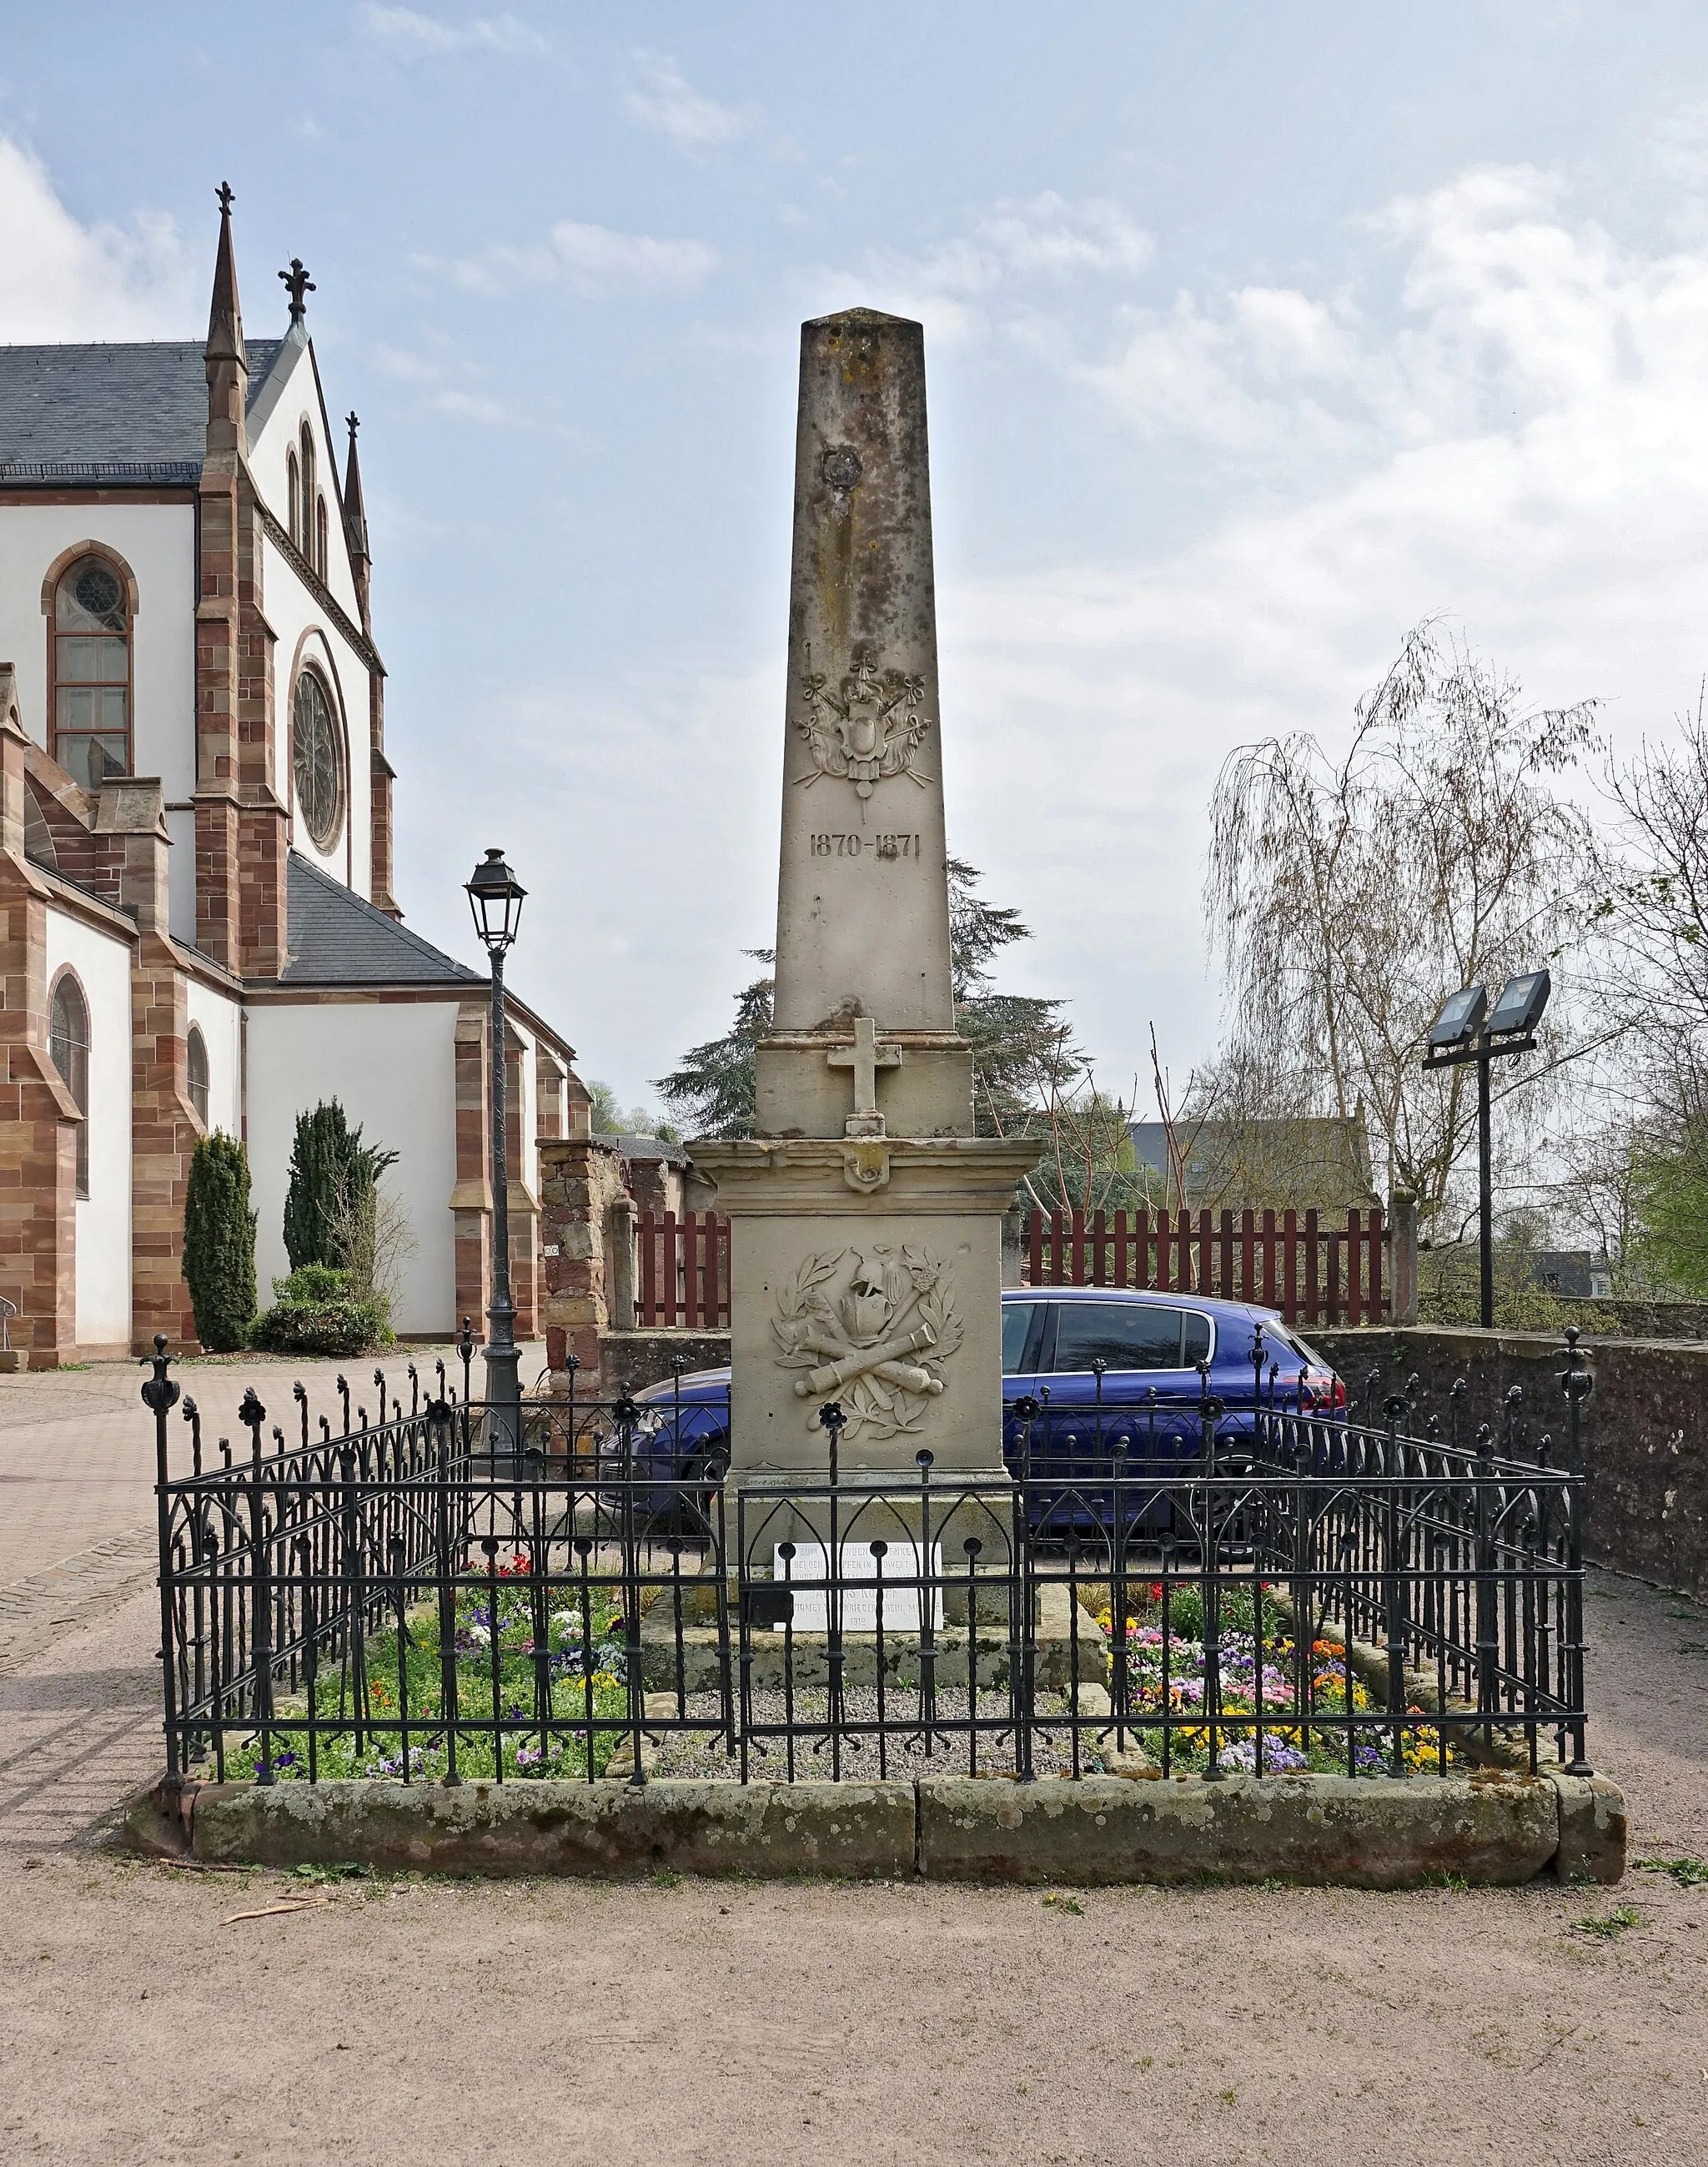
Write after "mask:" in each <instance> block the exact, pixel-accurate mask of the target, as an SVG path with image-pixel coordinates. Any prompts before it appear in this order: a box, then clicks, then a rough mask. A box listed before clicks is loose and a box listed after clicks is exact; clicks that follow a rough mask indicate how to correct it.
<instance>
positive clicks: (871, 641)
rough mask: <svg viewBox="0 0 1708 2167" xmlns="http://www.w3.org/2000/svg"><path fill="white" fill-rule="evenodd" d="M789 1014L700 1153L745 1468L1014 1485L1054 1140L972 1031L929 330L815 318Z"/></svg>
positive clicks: (802, 560)
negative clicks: (1028, 1210)
mask: <svg viewBox="0 0 1708 2167" xmlns="http://www.w3.org/2000/svg"><path fill="white" fill-rule="evenodd" d="M943 755H944V747H943V744H942V731H941V726H940V711H939V702H938V681H937V624H936V603H935V595H934V588H933V570H932V544H931V484H930V471H929V460H928V448H927V435H926V419H925V357H924V334H923V331H922V329H921V327H920V326H918V325H917V324H915V323H910V322H907V321H904V320H903V319H902V318H899V317H896V316H886V315H878V314H876V313H875V312H874V311H872V310H865V309H854V310H848V311H846V312H845V313H843V314H842V315H835V316H829V317H826V318H824V319H823V320H822V321H818V322H815V323H809V324H806V325H805V326H803V327H802V331H801V393H800V405H799V411H798V416H797V424H796V464H795V525H794V551H793V562H792V566H791V592H790V615H789V681H788V695H787V707H786V711H785V755H784V772H783V816H782V833H781V847H780V864H779V882H778V909H777V944H776V946H777V967H776V988H777V990H776V1004H775V1023H774V1026H773V1029H772V1031H771V1034H770V1036H769V1038H768V1039H767V1040H766V1041H764V1044H762V1045H761V1046H760V1047H759V1055H758V1061H757V1073H756V1105H757V1121H756V1126H757V1130H758V1134H757V1135H756V1136H754V1137H753V1138H751V1139H747V1140H743V1141H741V1142H717V1141H711V1142H696V1143H695V1144H692V1145H691V1146H690V1152H691V1154H692V1156H693V1158H694V1161H695V1165H696V1166H697V1167H698V1168H700V1170H701V1172H702V1173H704V1174H706V1175H707V1176H709V1177H710V1178H711V1179H712V1180H714V1181H715V1182H716V1183H717V1204H718V1209H719V1210H720V1211H724V1212H727V1214H728V1215H729V1216H730V1217H731V1219H732V1221H737V1222H738V1223H737V1224H736V1225H735V1226H733V1227H732V1232H731V1250H732V1259H731V1275H732V1300H731V1326H732V1364H733V1369H734V1384H733V1406H732V1428H733V1438H732V1444H733V1455H732V1466H733V1470H734V1471H735V1473H736V1474H737V1476H738V1478H739V1479H743V1480H748V1481H750V1480H752V1479H753V1478H754V1477H759V1478H763V1477H764V1476H766V1475H768V1474H770V1473H773V1472H776V1471H780V1470H797V1471H799V1472H801V1473H806V1474H811V1475H819V1474H822V1470H823V1468H824V1466H825V1462H826V1438H825V1433H824V1431H823V1429H822V1428H821V1427H820V1426H819V1425H818V1422H817V1417H818V1412H819V1409H820V1408H821V1407H822V1406H823V1405H824V1404H825V1402H826V1401H830V1400H835V1401H838V1403H839V1404H840V1405H841V1407H842V1408H843V1413H844V1416H845V1417H846V1428H845V1429H844V1431H843V1445H842V1451H841V1455H840V1464H841V1467H842V1469H843V1470H844V1471H845V1472H846V1473H847V1474H848V1475H849V1476H852V1477H854V1479H856V1480H859V1479H861V1478H867V1479H875V1480H879V1481H882V1480H886V1479H888V1478H891V1477H895V1476H900V1477H901V1478H902V1479H903V1480H904V1481H917V1465H916V1458H915V1455H916V1454H917V1453H918V1452H919V1451H920V1450H921V1449H929V1450H930V1451H931V1452H932V1453H933V1455H934V1458H935V1461H936V1465H937V1466H938V1468H939V1470H940V1471H942V1472H944V1473H945V1474H949V1475H960V1476H971V1475H978V1476H992V1477H997V1478H1000V1477H1001V1476H1002V1472H1003V1470H1002V1354H1001V1316H1000V1307H999V1292H1000V1287H1001V1279H1002V1274H1001V1253H1002V1215H1003V1213H1004V1212H1005V1211H1007V1209H1008V1208H1009V1206H1010V1205H1012V1203H1013V1195H1014V1189H1015V1184H1016V1183H1017V1182H1018V1180H1019V1179H1020V1177H1021V1176H1022V1175H1023V1174H1024V1173H1026V1172H1027V1171H1028V1170H1029V1168H1031V1167H1032V1166H1033V1165H1034V1164H1035V1163H1036V1161H1037V1157H1038V1153H1037V1151H1036V1148H1035V1147H1034V1146H1032V1145H1030V1144H1014V1143H1007V1142H988V1141H986V1140H984V1139H981V1138H978V1137H976V1136H975V1135H974V1133H973V1111H972V1054H971V1050H970V1047H969V1046H967V1045H966V1044H965V1041H963V1040H962V1039H961V1038H960V1036H958V1034H957V1032H956V1031H955V1027H954V993H953V988H952V984H951V979H950V968H949V877H948V864H947V852H946V847H945V844H944V786H943Z"/></svg>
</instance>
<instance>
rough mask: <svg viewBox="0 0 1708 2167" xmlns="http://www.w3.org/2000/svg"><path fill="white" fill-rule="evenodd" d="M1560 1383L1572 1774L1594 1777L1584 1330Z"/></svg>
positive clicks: (1588, 1380) (1589, 1380)
mask: <svg viewBox="0 0 1708 2167" xmlns="http://www.w3.org/2000/svg"><path fill="white" fill-rule="evenodd" d="M1560 1382H1561V1384H1562V1385H1563V1387H1564V1388H1565V1394H1566V1414H1567V1421H1566V1475H1567V1488H1566V1575H1567V1577H1566V1691H1567V1694H1568V1698H1569V1699H1570V1701H1571V1704H1572V1708H1573V1721H1572V1759H1571V1762H1570V1764H1569V1766H1568V1769H1567V1773H1568V1775H1572V1776H1593V1775H1594V1769H1593V1768H1592V1767H1590V1765H1589V1758H1588V1756H1587V1754H1586V1753H1585V1751H1584V1746H1585V1739H1584V1509H1585V1506H1586V1503H1587V1502H1588V1501H1587V1497H1586V1491H1585V1482H1584V1401H1585V1400H1587V1399H1588V1398H1589V1394H1590V1392H1591V1391H1592V1390H1593V1389H1594V1382H1595V1380H1594V1378H1593V1377H1592V1376H1591V1375H1589V1371H1588V1370H1587V1369H1586V1368H1585V1367H1584V1351H1583V1349H1582V1348H1580V1347H1579V1346H1578V1328H1577V1327H1576V1326H1575V1325H1569V1326H1568V1327H1567V1330H1566V1366H1565V1369H1564V1370H1563V1371H1562V1372H1561V1375H1560Z"/></svg>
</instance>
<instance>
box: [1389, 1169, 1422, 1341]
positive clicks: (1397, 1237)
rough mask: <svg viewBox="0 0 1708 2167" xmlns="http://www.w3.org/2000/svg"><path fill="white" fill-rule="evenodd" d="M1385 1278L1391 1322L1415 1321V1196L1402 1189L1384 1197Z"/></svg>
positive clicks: (1412, 1322)
mask: <svg viewBox="0 0 1708 2167" xmlns="http://www.w3.org/2000/svg"><path fill="white" fill-rule="evenodd" d="M1388 1280H1389V1283H1390V1285H1392V1287H1393V1297H1392V1300H1393V1322H1394V1323H1395V1324H1415V1323H1416V1322H1417V1199H1416V1197H1415V1196H1408V1195H1405V1193H1404V1190H1401V1191H1399V1193H1398V1194H1396V1195H1393V1196H1390V1197H1389V1198H1388Z"/></svg>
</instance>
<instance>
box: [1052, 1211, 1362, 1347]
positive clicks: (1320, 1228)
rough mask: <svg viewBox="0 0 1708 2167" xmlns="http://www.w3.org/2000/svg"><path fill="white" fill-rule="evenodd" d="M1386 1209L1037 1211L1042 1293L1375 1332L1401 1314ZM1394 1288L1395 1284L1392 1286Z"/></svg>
mask: <svg viewBox="0 0 1708 2167" xmlns="http://www.w3.org/2000/svg"><path fill="white" fill-rule="evenodd" d="M1389 1241H1390V1236H1389V1232H1388V1228H1387V1227H1384V1226H1383V1223H1382V1213H1381V1211H1379V1210H1376V1209H1371V1210H1367V1211H1358V1210H1353V1211H1349V1212H1348V1213H1347V1214H1346V1224H1345V1225H1344V1226H1340V1225H1331V1224H1330V1223H1329V1221H1328V1220H1327V1219H1326V1217H1325V1215H1323V1214H1321V1213H1319V1212H1318V1211H1240V1212H1233V1211H1221V1212H1211V1211H1198V1212H1192V1211H1177V1212H1175V1213H1174V1214H1173V1215H1172V1216H1170V1214H1169V1213H1168V1212H1166V1211H1133V1212H1127V1211H1050V1212H1044V1211H1034V1212H1033V1213H1031V1214H1030V1215H1029V1220H1028V1222H1027V1227H1026V1261H1027V1266H1028V1269H1027V1274H1026V1275H1027V1278H1028V1280H1029V1283H1030V1284H1031V1285H1033V1286H1108V1287H1155V1288H1157V1289H1159V1290H1162V1291H1165V1292H1168V1293H1175V1294H1183V1293H1191V1294H1204V1295H1225V1296H1226V1297H1228V1298H1229V1300H1231V1301H1253V1302H1261V1304H1262V1305H1263V1306H1264V1307H1265V1308H1266V1309H1278V1310H1279V1311H1281V1314H1282V1317H1285V1318H1286V1320H1287V1322H1288V1323H1289V1324H1373V1323H1376V1322H1378V1321H1379V1320H1380V1319H1381V1318H1383V1317H1387V1316H1388V1314H1389V1313H1390V1311H1391V1310H1392V1306H1393V1303H1392V1296H1391V1294H1390V1291H1389V1290H1390V1288H1391V1286H1392V1283H1393V1274H1392V1272H1391V1270H1390V1271H1388V1272H1387V1273H1386V1274H1384V1271H1383V1253H1384V1251H1385V1250H1386V1249H1387V1248H1388V1244H1389ZM1384 1280H1385V1281H1386V1284H1384Z"/></svg>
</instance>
